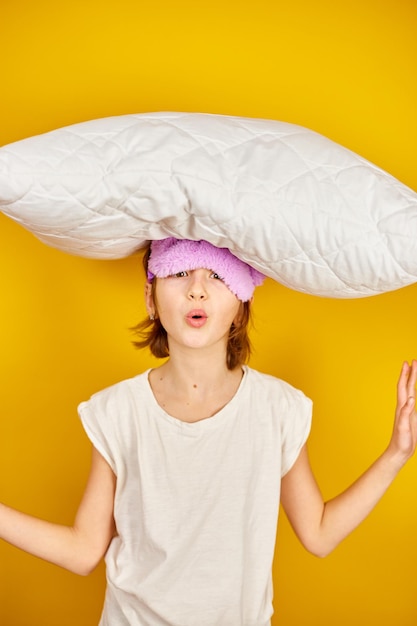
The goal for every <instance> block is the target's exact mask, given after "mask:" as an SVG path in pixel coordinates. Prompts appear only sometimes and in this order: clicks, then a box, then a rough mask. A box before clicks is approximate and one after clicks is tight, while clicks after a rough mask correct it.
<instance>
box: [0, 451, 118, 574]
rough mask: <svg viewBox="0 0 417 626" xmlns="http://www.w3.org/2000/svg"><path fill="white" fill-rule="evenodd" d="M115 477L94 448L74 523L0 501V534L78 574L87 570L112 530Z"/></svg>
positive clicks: (113, 527)
mask: <svg viewBox="0 0 417 626" xmlns="http://www.w3.org/2000/svg"><path fill="white" fill-rule="evenodd" d="M115 484H116V478H115V476H114V474H113V472H112V470H111V468H110V466H109V465H108V463H107V462H106V461H105V460H104V458H103V457H102V456H101V455H100V454H99V452H97V450H95V449H94V448H93V454H92V463H91V470H90V475H89V478H88V482H87V486H86V489H85V491H84V495H83V498H82V500H81V503H80V506H79V508H78V511H77V514H76V518H75V521H74V524H73V526H63V525H60V524H53V523H50V522H47V521H44V520H40V519H38V518H36V517H32V516H30V515H26V514H25V513H20V512H19V511H16V510H15V509H11V508H10V507H7V506H5V505H3V504H0V538H1V539H4V540H5V541H7V542H9V543H11V544H13V545H14V546H16V547H18V548H21V549H22V550H25V551H26V552H29V553H30V554H33V555H34V556H37V557H40V558H42V559H44V560H46V561H50V562H51V563H54V564H56V565H59V566H61V567H64V568H65V569H68V570H70V571H72V572H75V573H77V574H82V575H86V574H89V573H90V572H91V571H92V570H93V569H94V568H95V567H96V565H97V564H98V563H99V561H100V560H101V558H102V557H103V555H104V554H105V552H106V550H107V548H108V545H109V543H110V540H111V538H112V537H113V535H114V532H115V526H114V520H113V501H114V492H115Z"/></svg>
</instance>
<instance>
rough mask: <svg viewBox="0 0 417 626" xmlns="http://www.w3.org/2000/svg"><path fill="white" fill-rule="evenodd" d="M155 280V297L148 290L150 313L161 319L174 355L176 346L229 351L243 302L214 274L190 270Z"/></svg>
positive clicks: (147, 302) (204, 270)
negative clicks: (230, 334) (232, 330)
mask: <svg viewBox="0 0 417 626" xmlns="http://www.w3.org/2000/svg"><path fill="white" fill-rule="evenodd" d="M154 280H156V281H157V282H156V285H155V291H154V294H155V295H154V296H153V295H152V286H151V285H147V287H146V304H147V309H148V313H154V314H155V315H157V316H158V317H159V319H160V321H161V324H162V326H163V327H164V328H165V330H166V332H167V335H168V344H169V350H170V352H171V353H172V350H173V349H175V345H181V346H183V347H185V346H188V347H190V348H204V347H208V346H213V345H220V346H222V347H224V349H226V346H227V341H228V337H229V331H230V327H231V325H232V323H233V322H234V321H235V319H236V317H237V316H238V314H239V310H240V306H241V302H240V300H238V298H237V297H236V296H235V295H234V294H233V293H232V292H231V291H230V289H229V288H228V287H226V285H225V284H224V282H223V281H222V280H221V278H220V277H219V276H218V275H217V274H216V273H215V272H212V271H211V270H207V269H197V270H189V271H183V272H179V273H178V274H175V275H174V276H170V277H168V278H155V279H154Z"/></svg>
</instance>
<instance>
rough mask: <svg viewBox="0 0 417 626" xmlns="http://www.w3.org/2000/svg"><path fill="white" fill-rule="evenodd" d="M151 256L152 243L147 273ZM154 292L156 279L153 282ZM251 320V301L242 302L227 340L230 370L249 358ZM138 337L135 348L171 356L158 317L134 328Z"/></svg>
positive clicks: (145, 259) (144, 321)
mask: <svg viewBox="0 0 417 626" xmlns="http://www.w3.org/2000/svg"><path fill="white" fill-rule="evenodd" d="M149 256H150V244H149V245H148V247H147V249H146V250H145V253H144V255H143V267H144V269H145V275H147V272H148V259H149ZM152 289H153V292H154V290H155V281H153V283H152ZM250 322H251V307H250V302H241V303H240V311H239V315H238V322H237V323H236V324H235V323H233V324H232V325H231V327H230V331H229V339H228V342H227V352H226V364H227V368H228V369H229V370H233V369H235V367H238V366H240V365H243V364H244V363H246V362H247V361H248V360H249V357H250V354H251V344H250V340H249V335H248V328H249V323H250ZM132 330H133V332H134V333H135V334H136V335H137V337H138V339H137V340H136V341H134V342H133V345H134V346H135V348H147V347H149V349H150V351H151V353H152V354H153V356H155V357H157V358H165V357H167V356H169V347H168V336H167V333H166V330H165V328H164V327H163V326H162V324H161V322H160V320H159V319H158V318H156V319H154V320H152V319H149V318H146V319H144V320H142V321H141V322H139V324H137V325H136V326H134V327H133V328H132Z"/></svg>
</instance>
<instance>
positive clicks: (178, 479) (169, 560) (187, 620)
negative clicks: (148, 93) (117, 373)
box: [0, 238, 417, 626]
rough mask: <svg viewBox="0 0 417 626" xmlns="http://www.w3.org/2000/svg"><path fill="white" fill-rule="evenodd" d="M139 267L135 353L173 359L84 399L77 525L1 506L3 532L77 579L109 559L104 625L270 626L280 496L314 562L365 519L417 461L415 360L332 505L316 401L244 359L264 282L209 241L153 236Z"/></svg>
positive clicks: (405, 369)
mask: <svg viewBox="0 0 417 626" xmlns="http://www.w3.org/2000/svg"><path fill="white" fill-rule="evenodd" d="M144 262H145V267H146V271H147V283H146V290H145V298H146V306H147V311H148V313H149V320H146V321H144V322H142V323H141V324H139V325H138V327H137V332H138V333H139V335H140V336H139V340H138V342H137V345H138V346H141V347H143V346H149V347H150V349H151V351H152V353H153V354H154V355H156V356H158V357H168V359H167V360H165V361H164V363H163V364H162V365H161V366H160V367H158V368H155V369H152V370H150V371H146V372H144V373H143V374H141V375H138V376H136V377H134V378H132V379H130V380H126V381H123V382H121V383H118V384H116V385H114V386H112V387H110V388H108V389H106V390H104V391H102V392H100V393H98V394H95V395H94V396H93V397H92V398H91V399H90V400H89V401H88V402H84V403H82V404H81V405H80V407H79V413H80V417H81V419H82V422H83V425H84V428H85V430H86V432H87V435H88V436H89V438H90V439H91V441H92V444H93V457H92V466H91V472H90V476H89V480H88V484H87V487H86V490H85V493H84V496H83V498H82V501H81V504H80V506H79V509H78V512H77V514H76V518H75V521H74V525H73V526H72V527H70V528H69V527H64V526H59V525H56V524H50V523H48V522H46V521H42V520H38V519H35V518H33V517H31V516H27V515H25V514H22V513H20V512H18V511H15V510H13V509H10V508H8V507H6V506H5V505H1V506H0V536H1V537H2V538H3V539H5V540H6V541H8V542H10V543H12V544H14V545H16V546H18V547H20V548H22V549H24V550H26V551H28V552H31V553H33V554H35V555H37V556H39V557H41V558H44V559H47V560H48V561H51V562H53V563H56V564H57V565H60V566H62V567H65V568H67V569H69V570H71V571H74V572H76V573H79V574H88V573H89V572H91V571H92V570H93V569H94V568H95V566H96V565H97V563H98V562H99V561H100V560H101V558H102V557H103V556H104V555H105V559H106V565H107V579H108V585H107V591H106V600H105V606H104V609H103V614H102V618H101V622H100V624H101V626H125V625H126V626H139V625H141V626H144V625H146V626H196V625H197V624H198V626H267V625H268V624H270V619H271V615H272V612H273V611H272V580H271V567H272V559H273V553H274V543H275V535H276V527H277V521H278V507H279V501H280V500H281V502H282V505H283V507H284V509H285V511H286V513H287V515H288V518H289V520H290V522H291V524H292V526H293V528H294V530H295V532H296V534H297V536H298V537H299V539H300V541H301V542H302V544H303V545H304V546H305V547H306V548H307V550H309V551H310V552H312V553H313V554H316V555H318V556H325V555H327V554H328V553H329V552H331V551H332V550H333V549H334V548H335V547H336V546H337V545H338V544H339V543H340V541H342V540H343V538H344V537H346V536H347V535H348V534H349V533H350V532H351V531H352V530H353V529H354V528H355V527H356V526H357V525H358V524H359V523H360V522H361V521H362V520H363V519H364V518H365V517H366V516H367V515H368V513H369V512H370V511H371V510H372V508H373V507H374V506H375V504H376V503H377V502H378V500H379V499H380V498H381V496H382V495H383V494H384V492H385V491H386V489H387V488H388V486H389V485H390V483H391V482H392V481H393V479H394V478H395V476H396V475H397V474H398V472H399V471H400V469H401V468H402V467H403V465H404V464H405V463H406V461H407V460H408V459H409V458H410V457H411V456H412V455H413V454H414V451H415V447H416V441H417V414H416V411H415V396H416V391H415V386H416V381H417V361H413V362H412V364H411V365H409V364H408V363H404V365H403V368H402V371H401V375H400V378H399V381H398V386H397V390H398V393H397V409H396V414H395V422H394V429H393V434H392V438H391V441H390V442H389V444H388V447H387V448H386V450H385V451H384V452H383V454H382V455H381V456H380V457H379V458H378V459H377V460H376V461H375V463H374V464H373V465H372V466H371V467H370V468H369V469H368V470H367V471H366V472H365V473H364V474H363V475H362V476H361V477H360V478H359V479H358V480H357V481H356V482H355V483H354V484H353V485H352V486H351V487H350V488H348V489H347V490H346V491H345V492H344V493H342V494H341V495H339V496H337V497H336V498H334V499H332V500H330V501H328V502H323V499H322V496H321V494H320V491H319V489H318V486H317V484H316V482H315V479H314V476H313V473H312V471H311V468H310V464H309V460H308V454H307V447H306V440H307V437H308V433H309V430H310V420H311V402H310V400H309V399H307V398H306V397H305V396H304V395H303V394H302V393H301V392H300V391H298V390H296V389H294V388H293V387H291V386H290V385H288V384H287V383H285V382H283V381H282V380H279V379H276V378H274V377H271V376H268V375H266V374H261V373H259V372H256V371H255V370H253V369H251V368H249V367H248V366H247V365H246V364H245V363H246V361H247V358H248V356H249V352H250V346H249V340H248V336H247V325H248V321H249V319H250V303H251V300H252V296H253V291H254V289H255V287H256V286H257V285H259V284H261V282H262V279H263V276H262V275H261V274H259V272H257V271H256V270H254V269H253V268H251V267H249V266H248V265H246V264H245V263H243V262H242V261H240V260H238V259H237V258H236V257H234V256H233V255H232V254H231V253H230V252H229V251H228V250H227V249H224V248H216V247H214V246H212V245H211V244H209V243H207V242H204V241H199V242H195V241H188V240H176V239H173V238H169V239H166V240H163V241H155V242H153V244H152V245H151V246H150V248H149V250H148V251H147V253H146V254H145V256H144Z"/></svg>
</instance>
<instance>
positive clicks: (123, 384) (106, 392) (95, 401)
mask: <svg viewBox="0 0 417 626" xmlns="http://www.w3.org/2000/svg"><path fill="white" fill-rule="evenodd" d="M148 373H149V372H148V371H146V372H143V373H142V374H139V375H138V376H134V377H133V378H127V379H125V380H122V381H119V382H117V383H114V384H113V385H110V386H108V387H105V388H104V389H101V390H100V391H97V392H95V393H93V394H92V395H91V397H90V398H89V399H88V400H86V401H84V402H81V404H80V405H79V406H80V408H81V409H83V408H84V407H86V406H94V407H97V408H98V407H101V408H105V407H106V406H108V405H111V406H115V405H117V404H119V403H122V404H124V403H126V402H128V401H129V398H130V397H131V396H132V395H135V396H137V395H138V394H140V393H141V391H142V390H144V389H145V388H146V385H147V381H148Z"/></svg>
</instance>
